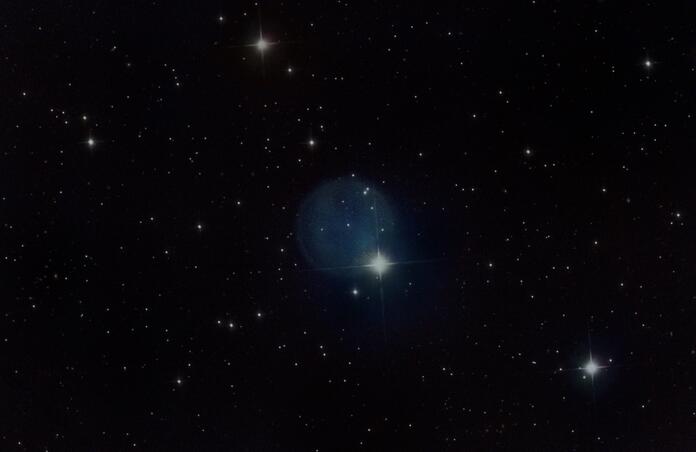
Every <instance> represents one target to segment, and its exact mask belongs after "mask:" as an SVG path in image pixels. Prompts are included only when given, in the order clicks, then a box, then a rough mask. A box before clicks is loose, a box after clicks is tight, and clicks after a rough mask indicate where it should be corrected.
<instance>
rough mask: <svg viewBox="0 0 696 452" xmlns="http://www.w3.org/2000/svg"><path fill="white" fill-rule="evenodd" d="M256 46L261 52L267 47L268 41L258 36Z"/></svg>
mask: <svg viewBox="0 0 696 452" xmlns="http://www.w3.org/2000/svg"><path fill="white" fill-rule="evenodd" d="M256 48H257V49H259V52H263V51H264V50H266V49H267V48H268V41H266V40H265V39H263V38H259V40H258V41H256Z"/></svg>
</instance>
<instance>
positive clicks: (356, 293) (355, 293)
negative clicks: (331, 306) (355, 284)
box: [351, 289, 360, 297]
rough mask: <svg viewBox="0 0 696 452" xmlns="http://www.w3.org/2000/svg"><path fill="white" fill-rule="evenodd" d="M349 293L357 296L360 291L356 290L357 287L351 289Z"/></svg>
mask: <svg viewBox="0 0 696 452" xmlns="http://www.w3.org/2000/svg"><path fill="white" fill-rule="evenodd" d="M351 293H352V294H353V296H356V297H357V296H358V294H359V293H360V292H358V289H353V290H352V291H351Z"/></svg>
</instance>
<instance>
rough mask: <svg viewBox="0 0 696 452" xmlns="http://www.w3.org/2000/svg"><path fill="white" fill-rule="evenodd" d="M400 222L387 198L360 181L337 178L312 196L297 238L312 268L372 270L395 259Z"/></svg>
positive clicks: (305, 206)
mask: <svg viewBox="0 0 696 452" xmlns="http://www.w3.org/2000/svg"><path fill="white" fill-rule="evenodd" d="M395 220H396V218H395V213H394V209H393V207H392V206H391V205H390V202H389V201H388V200H387V198H386V197H385V196H384V195H382V194H381V193H379V191H377V190H376V189H375V188H374V185H372V184H369V183H366V182H365V181H362V180H360V179H357V178H354V177H350V178H339V179H335V180H332V181H330V182H326V183H324V184H322V185H321V186H320V187H319V188H317V189H316V190H314V191H313V192H312V193H310V194H309V195H308V196H307V197H306V198H305V200H304V201H303V203H302V205H301V206H300V210H299V213H298V217H297V238H298V241H299V244H300V248H301V249H302V252H303V254H304V256H305V258H306V259H307V261H308V262H309V264H310V266H311V267H312V268H314V269H325V270H327V271H331V270H333V269H336V270H338V269H345V268H347V267H348V268H350V267H357V268H360V267H364V266H369V265H370V262H371V261H372V260H374V258H375V256H377V255H379V254H380V253H383V254H384V253H386V255H388V256H393V252H392V248H393V243H394V241H395V236H396V227H395V224H396V221H395Z"/></svg>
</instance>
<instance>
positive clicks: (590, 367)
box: [583, 360, 599, 375]
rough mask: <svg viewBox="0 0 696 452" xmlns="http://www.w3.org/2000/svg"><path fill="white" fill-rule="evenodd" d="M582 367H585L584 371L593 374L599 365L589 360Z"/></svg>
mask: <svg viewBox="0 0 696 452" xmlns="http://www.w3.org/2000/svg"><path fill="white" fill-rule="evenodd" d="M583 369H585V372H587V373H588V374H590V375H594V374H596V373H597V371H598V370H599V366H598V365H597V363H595V362H594V361H592V360H590V361H589V362H588V363H587V364H585V367H584V368H583Z"/></svg>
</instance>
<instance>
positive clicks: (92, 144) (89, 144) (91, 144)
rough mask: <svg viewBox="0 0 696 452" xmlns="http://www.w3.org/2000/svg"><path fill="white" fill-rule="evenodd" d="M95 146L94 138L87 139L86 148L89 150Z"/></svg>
mask: <svg viewBox="0 0 696 452" xmlns="http://www.w3.org/2000/svg"><path fill="white" fill-rule="evenodd" d="M96 144H97V141H96V140H95V139H94V138H92V137H89V138H87V146H89V147H90V148H93V147H94V146H95V145H96Z"/></svg>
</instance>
